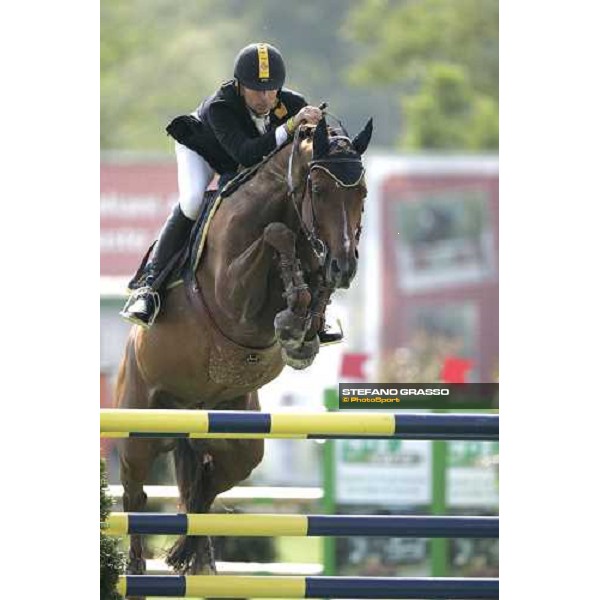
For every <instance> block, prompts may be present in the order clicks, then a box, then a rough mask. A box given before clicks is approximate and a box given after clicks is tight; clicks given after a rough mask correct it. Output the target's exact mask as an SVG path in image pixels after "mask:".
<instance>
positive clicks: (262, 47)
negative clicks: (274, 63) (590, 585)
mask: <svg viewBox="0 0 600 600" xmlns="http://www.w3.org/2000/svg"><path fill="white" fill-rule="evenodd" d="M258 78H259V79H269V51H268V50H267V45H266V44H258Z"/></svg>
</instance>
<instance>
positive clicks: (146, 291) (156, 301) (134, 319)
mask: <svg viewBox="0 0 600 600" xmlns="http://www.w3.org/2000/svg"><path fill="white" fill-rule="evenodd" d="M141 296H148V299H147V302H151V303H152V306H153V310H152V311H151V313H150V314H148V316H147V320H144V319H143V318H142V315H143V314H144V313H141V312H139V313H136V312H132V311H131V308H132V306H133V305H134V304H135V303H136V302H137V301H138V300H139V299H140V297H141ZM159 312H160V294H159V293H158V292H157V291H156V290H153V289H152V288H151V287H150V286H148V285H145V286H142V287H140V288H137V289H136V290H134V291H133V292H132V293H131V295H130V296H129V298H128V299H127V302H126V303H125V306H124V307H123V310H121V312H120V313H119V315H120V316H121V317H122V318H123V319H125V320H126V321H128V322H129V323H132V324H133V325H139V326H140V327H142V328H143V329H150V327H152V325H153V324H154V321H155V320H156V317H157V316H158V313H159Z"/></svg>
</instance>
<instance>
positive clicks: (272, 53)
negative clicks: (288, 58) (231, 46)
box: [233, 44, 285, 91]
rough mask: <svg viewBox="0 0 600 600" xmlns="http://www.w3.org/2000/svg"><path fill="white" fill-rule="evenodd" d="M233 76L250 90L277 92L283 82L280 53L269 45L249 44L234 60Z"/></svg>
mask: <svg viewBox="0 0 600 600" xmlns="http://www.w3.org/2000/svg"><path fill="white" fill-rule="evenodd" d="M233 76H234V77H235V78H236V79H237V80H238V81H239V82H240V83H241V84H242V85H244V86H245V87H247V88H250V89H251V90H261V91H262V90H279V89H281V88H282V87H283V82H284V81H285V64H284V62H283V57H282V56H281V52H279V50H277V48H275V47H274V46H271V44H250V45H249V46H246V47H245V48H242V49H241V50H240V52H239V54H238V55H237V57H236V59H235V64H234V67H233Z"/></svg>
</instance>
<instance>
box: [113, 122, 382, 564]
mask: <svg viewBox="0 0 600 600" xmlns="http://www.w3.org/2000/svg"><path fill="white" fill-rule="evenodd" d="M371 132H372V122H371V121H369V122H368V123H367V126H366V127H365V128H364V129H363V131H362V132H361V133H360V134H359V135H358V136H356V137H355V138H354V140H352V141H350V139H349V138H347V137H345V136H341V135H333V132H332V131H329V130H328V129H327V126H326V125H325V121H324V120H322V121H321V122H320V123H319V125H318V126H317V127H316V128H309V127H303V128H301V129H300V130H298V131H297V133H296V136H295V138H294V142H293V144H289V145H287V146H285V147H283V148H282V149H280V150H279V151H278V152H275V153H273V154H272V156H270V157H269V158H268V159H267V160H265V161H263V163H261V165H260V166H259V167H258V170H257V172H256V174H255V175H254V177H253V178H252V179H251V180H249V181H247V182H246V183H245V184H244V185H243V186H241V187H240V188H239V189H237V190H236V191H235V192H233V194H231V195H230V196H229V197H227V198H225V199H224V200H223V201H222V203H221V206H220V208H219V210H218V211H217V212H216V214H215V216H214V217H213V219H212V223H211V225H210V228H209V232H208V234H207V237H206V243H205V247H204V251H203V254H202V258H201V260H200V261H199V264H198V265H197V267H196V271H195V276H194V277H192V278H191V279H190V281H189V282H188V283H187V284H185V285H181V286H179V287H175V288H174V289H172V290H171V291H170V292H169V293H168V295H167V298H166V301H165V305H164V307H163V310H162V312H161V315H160V316H159V318H158V319H157V321H156V322H155V324H154V325H153V326H152V327H151V328H150V329H149V330H143V329H141V328H140V327H138V326H134V327H133V328H132V329H131V332H130V335H129V338H128V341H127V346H126V350H125V356H124V357H123V360H122V363H121V366H120V370H119V376H118V381H117V390H116V405H117V406H118V407H119V408H169V409H191V408H196V409H206V410H210V409H213V410H214V409H219V410H260V406H259V403H258V394H257V391H256V390H257V389H258V388H259V387H261V386H262V385H264V384H266V383H268V382H269V381H271V380H272V379H274V378H275V377H277V375H279V373H280V372H281V370H282V369H283V367H284V365H285V364H288V365H291V366H292V367H294V368H305V367H307V366H308V365H310V364H311V363H312V361H313V360H314V357H315V355H316V354H317V352H318V350H319V338H318V335H317V333H318V331H319V330H320V328H321V326H322V324H323V319H324V312H325V308H326V306H327V304H328V302H329V298H330V296H331V294H332V293H333V291H334V290H335V289H336V288H340V287H342V288H347V287H348V286H349V285H350V282H351V280H352V278H353V277H354V275H355V273H356V267H357V259H358V250H357V246H358V239H359V235H360V226H361V213H362V210H363V202H364V198H365V196H366V186H365V183H364V169H363V166H362V163H361V155H362V153H363V152H364V151H365V150H366V148H367V146H368V144H369V141H370V138H371ZM170 450H174V451H175V466H176V473H177V483H178V486H179V490H180V496H181V505H182V508H183V509H184V510H185V511H186V512H188V513H197V512H208V510H209V509H210V507H211V505H212V503H213V500H214V499H215V497H216V496H217V494H220V493H222V492H224V491H226V490H228V489H230V488H231V487H233V486H234V485H236V484H237V483H239V482H240V481H242V480H244V479H246V478H247V477H248V476H249V475H250V473H251V471H252V470H253V469H254V468H255V467H256V466H257V465H258V464H259V463H260V461H261V459H262V456H263V441H262V440H250V439H232V440H226V439H212V440H190V439H181V438H180V439H177V440H174V439H168V440H166V439H143V438H126V439H124V440H122V441H121V444H120V447H119V453H120V462H121V481H122V483H123V487H124V494H123V508H124V510H125V511H142V510H144V508H145V506H146V495H145V493H144V490H143V485H144V481H145V480H146V478H147V475H148V472H149V470H150V467H151V465H152V463H153V461H154V459H155V458H156V457H157V455H158V454H159V453H162V452H167V451H170ZM129 557H130V562H129V572H131V573H142V572H143V571H144V569H145V562H144V559H143V549H142V540H141V537H140V536H139V535H138V536H135V535H133V536H131V547H130V552H129ZM167 562H168V563H169V564H170V565H171V566H173V567H174V568H175V569H176V570H177V571H179V572H186V573H199V572H214V560H213V557H212V548H211V545H210V540H209V539H208V538H206V537H197V536H192V537H185V536H184V537H182V538H180V539H179V540H178V542H177V543H176V544H175V546H174V547H173V548H172V549H171V550H170V552H169V555H168V557H167Z"/></svg>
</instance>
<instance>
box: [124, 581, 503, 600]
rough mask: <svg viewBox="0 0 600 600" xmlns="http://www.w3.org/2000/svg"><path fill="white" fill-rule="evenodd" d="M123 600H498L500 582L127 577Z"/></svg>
mask: <svg viewBox="0 0 600 600" xmlns="http://www.w3.org/2000/svg"><path fill="white" fill-rule="evenodd" d="M117 591H118V592H119V593H120V594H122V595H123V596H158V597H167V596H177V597H181V598H405V599H407V598H411V599H413V600H421V599H423V600H426V599H431V600H440V599H443V600H450V599H454V600H459V599H479V600H483V599H485V600H487V599H488V598H498V597H499V584H498V579H491V578H490V579H484V578H481V579H479V578H477V579H475V578H469V579H465V578H392V577H278V576H270V577H258V576H256V577H243V576H229V575H187V576H184V575H165V576H162V575H122V576H121V577H120V578H119V583H118V585H117Z"/></svg>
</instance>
